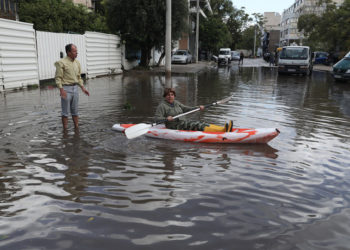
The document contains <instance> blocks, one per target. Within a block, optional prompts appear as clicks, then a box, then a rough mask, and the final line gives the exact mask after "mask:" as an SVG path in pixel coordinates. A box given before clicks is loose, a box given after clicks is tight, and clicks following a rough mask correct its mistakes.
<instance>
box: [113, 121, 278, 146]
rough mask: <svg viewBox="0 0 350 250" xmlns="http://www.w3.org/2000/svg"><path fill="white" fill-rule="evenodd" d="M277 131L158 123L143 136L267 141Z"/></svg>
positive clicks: (121, 128)
mask: <svg viewBox="0 0 350 250" xmlns="http://www.w3.org/2000/svg"><path fill="white" fill-rule="evenodd" d="M134 125H136V124H114V125H113V127H112V129H113V130H115V131H119V132H124V130H125V129H127V128H129V127H131V126H134ZM279 133H280V131H279V130H278V129H277V128H255V129H254V128H232V130H231V132H204V131H189V130H175V129H167V128H166V127H165V125H164V124H159V125H155V126H152V127H151V128H149V130H148V132H147V133H146V134H145V136H148V137H152V138H158V139H166V140H175V141H185V142H204V143H267V142H269V141H271V140H272V139H273V138H275V137H276V136H277V135H278V134H279Z"/></svg>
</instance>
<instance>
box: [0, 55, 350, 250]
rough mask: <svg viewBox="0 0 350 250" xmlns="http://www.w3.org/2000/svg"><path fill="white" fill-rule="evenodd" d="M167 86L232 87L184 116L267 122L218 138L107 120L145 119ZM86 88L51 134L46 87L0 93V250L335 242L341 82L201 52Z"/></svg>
mask: <svg viewBox="0 0 350 250" xmlns="http://www.w3.org/2000/svg"><path fill="white" fill-rule="evenodd" d="M244 63H245V64H246V65H248V63H250V62H249V60H245V62H244ZM251 63H253V61H251ZM167 84H170V85H171V86H173V87H174V88H175V89H176V91H177V99H178V100H179V101H181V102H183V103H184V104H187V105H193V106H195V105H199V104H208V103H212V102H213V101H215V100H220V99H223V98H225V97H227V96H229V95H233V98H232V99H231V100H230V101H229V102H228V103H226V104H223V105H218V106H216V107H213V108H210V109H208V110H206V111H204V112H199V113H195V114H193V115H191V116H190V117H189V119H199V120H203V121H207V122H210V123H216V124H224V123H225V122H226V121H228V120H233V121H234V126H235V127H241V128H247V127H254V128H257V127H276V128H278V129H279V130H280V131H281V134H280V135H279V136H278V137H276V138H275V139H274V140H272V141H271V142H270V143H269V144H263V145H254V144H253V145H249V144H248V145H241V144H237V145H220V144H196V143H183V142H176V141H166V140H157V139H151V138H147V137H144V136H142V137H139V138H136V139H134V140H128V139H126V138H125V136H124V135H123V134H122V133H117V132H115V131H112V130H111V127H112V126H113V124H115V123H123V122H125V123H140V122H152V121H153V119H152V117H153V114H154V111H155V109H156V107H157V104H158V103H159V102H160V101H161V100H162V91H163V88H164V86H166V85H167ZM87 88H88V90H89V91H90V94H91V95H90V97H87V96H84V95H83V94H81V95H80V113H81V115H80V125H81V126H80V131H79V133H78V132H77V131H74V129H73V124H72V122H71V121H69V131H68V133H63V132H62V128H61V122H60V101H59V92H58V90H57V89H56V88H53V87H43V88H40V89H32V90H23V91H13V92H8V93H1V94H0V103H1V105H0V117H1V119H0V188H1V199H0V216H1V222H0V249H50V250H51V249H115V248H116V246H118V248H120V249H165V248H166V249H180V248H185V249H201V250H202V249H322V248H325V247H326V248H327V249H347V248H348V245H349V235H350V228H349V225H348V224H349V223H348V221H349V219H350V205H349V204H350V195H349V191H348V190H350V170H349V169H350V168H349V167H350V154H349V153H350V152H349V151H350V148H349V143H350V133H349V132H350V131H349V127H350V108H349V107H350V85H349V84H347V83H336V82H334V81H333V79H332V78H331V76H330V75H329V74H328V73H326V72H320V71H316V72H314V73H313V74H312V76H311V77H304V76H297V75H283V76H279V75H278V74H277V71H276V69H275V68H268V67H238V66H237V65H235V64H232V65H231V66H230V67H217V66H216V65H214V64H208V65H205V67H204V69H201V70H200V73H192V74H183V75H179V74H178V75H174V76H173V77H172V78H171V81H170V82H167V81H166V79H165V77H164V75H162V74H149V73H144V72H143V73H135V74H134V73H132V72H129V73H128V74H125V75H118V76H113V77H104V78H96V79H91V80H89V81H88V82H87Z"/></svg>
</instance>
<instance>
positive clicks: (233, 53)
mask: <svg viewBox="0 0 350 250" xmlns="http://www.w3.org/2000/svg"><path fill="white" fill-rule="evenodd" d="M239 56H240V53H239V51H231V61H239Z"/></svg>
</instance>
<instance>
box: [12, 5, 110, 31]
mask: <svg viewBox="0 0 350 250" xmlns="http://www.w3.org/2000/svg"><path fill="white" fill-rule="evenodd" d="M18 14H19V18H20V21H22V22H29V23H33V24H34V29H36V30H41V31H50V32H75V33H80V34H83V33H85V31H98V32H105V33H108V31H109V30H108V27H107V24H106V19H105V17H104V16H102V15H100V14H98V13H94V12H90V11H89V10H88V9H87V8H86V7H85V6H83V5H77V6H76V5H74V4H73V3H72V1H69V0H66V1H62V0H22V1H21V2H20V3H19V11H18Z"/></svg>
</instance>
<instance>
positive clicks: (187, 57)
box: [171, 50, 192, 64]
mask: <svg viewBox="0 0 350 250" xmlns="http://www.w3.org/2000/svg"><path fill="white" fill-rule="evenodd" d="M171 63H184V64H187V63H192V55H191V52H189V51H188V50H177V51H175V53H174V54H173V56H172V57H171Z"/></svg>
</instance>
